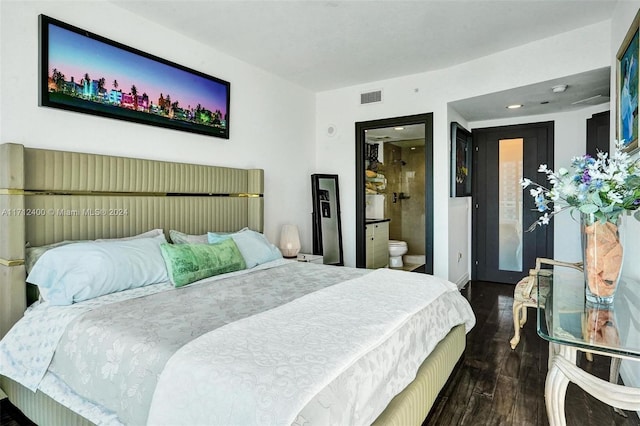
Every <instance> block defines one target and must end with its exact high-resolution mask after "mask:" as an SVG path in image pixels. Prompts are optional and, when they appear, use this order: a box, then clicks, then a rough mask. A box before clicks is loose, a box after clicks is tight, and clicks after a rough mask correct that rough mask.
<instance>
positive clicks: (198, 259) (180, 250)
mask: <svg viewBox="0 0 640 426" xmlns="http://www.w3.org/2000/svg"><path fill="white" fill-rule="evenodd" d="M160 250H161V251H162V257H163V258H164V263H165V264H166V265H167V272H168V273H169V279H170V280H171V283H172V284H173V286H174V287H182V286H183V285H187V284H190V283H192V282H194V281H198V280H201V279H203V278H207V277H212V276H214V275H220V274H225V273H227V272H233V271H240V270H242V269H245V268H246V267H247V266H246V264H245V262H244V258H243V257H242V254H240V250H238V246H237V245H236V243H235V242H234V241H233V240H232V239H228V240H224V241H222V242H219V243H217V244H177V245H176V244H166V243H165V244H161V245H160Z"/></svg>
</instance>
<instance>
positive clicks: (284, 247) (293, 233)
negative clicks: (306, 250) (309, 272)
mask: <svg viewBox="0 0 640 426" xmlns="http://www.w3.org/2000/svg"><path fill="white" fill-rule="evenodd" d="M280 251H281V252H282V256H284V257H288V258H292V257H296V256H297V255H298V252H299V251H300V235H299V233H298V227H297V226H296V225H283V226H282V232H281V233H280Z"/></svg>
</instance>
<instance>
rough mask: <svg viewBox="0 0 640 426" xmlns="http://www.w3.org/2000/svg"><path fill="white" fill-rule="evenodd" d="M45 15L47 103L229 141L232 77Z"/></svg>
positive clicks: (42, 95)
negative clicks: (215, 74) (203, 70)
mask: <svg viewBox="0 0 640 426" xmlns="http://www.w3.org/2000/svg"><path fill="white" fill-rule="evenodd" d="M39 18H40V19H39V25H40V72H39V73H40V81H39V84H40V90H39V102H40V105H41V106H47V107H53V108H61V109H65V110H71V111H77V112H82V113H86V114H94V115H100V116H103V117H110V118H117V119H120V120H127V121H133V122H136V123H143V124H149V125H154V126H161V127H166V128H170V129H176V130H183V131H187V132H193V133H199V134H203V135H208V136H214V137H219V138H225V139H228V138H229V103H230V84H229V82H227V81H224V80H221V79H219V78H216V77H212V76H210V75H207V74H203V73H201V72H199V71H195V70H192V69H190V68H187V67H183V66H181V65H178V64H176V63H173V62H170V61H167V60H164V59H162V58H159V57H157V56H153V55H150V54H148V53H145V52H142V51H140V50H137V49H134V48H131V47H128V46H125V45H123V44H120V43H117V42H115V41H112V40H109V39H107V38H104V37H101V36H99V35H96V34H92V33H90V32H88V31H85V30H82V29H80V28H77V27H74V26H72V25H69V24H65V23H64V22H61V21H58V20H56V19H53V18H50V17H48V16H45V15H40V17H39ZM159 37H160V35H159Z"/></svg>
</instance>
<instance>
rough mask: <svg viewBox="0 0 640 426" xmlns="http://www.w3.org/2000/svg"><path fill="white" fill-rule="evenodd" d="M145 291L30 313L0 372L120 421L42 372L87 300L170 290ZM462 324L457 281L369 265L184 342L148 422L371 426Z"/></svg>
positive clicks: (464, 309) (3, 351) (1, 349)
mask: <svg viewBox="0 0 640 426" xmlns="http://www.w3.org/2000/svg"><path fill="white" fill-rule="evenodd" d="M283 262H284V261H276V262H274V263H272V264H265V265H261V267H260V269H262V268H270V267H276V266H278V265H281V264H282V263H283ZM256 269H258V268H256ZM242 273H244V271H243V272H241V273H234V274H242ZM223 278H224V277H216V279H223ZM151 287H156V288H154V289H150V288H149V287H143V288H142V289H136V290H137V292H136V290H132V291H131V292H123V293H116V294H114V295H109V296H105V297H104V298H99V299H95V300H94V301H88V302H83V303H82V304H77V305H72V306H70V307H66V308H67V309H61V310H58V308H59V307H47V306H39V307H36V308H35V309H32V311H31V312H30V313H29V314H28V315H26V316H25V318H23V320H21V322H20V323H19V324H18V325H17V326H16V327H14V329H12V330H11V332H10V333H9V334H8V335H7V336H5V339H3V341H2V342H0V374H3V375H6V376H9V377H11V378H13V379H14V380H16V381H18V382H20V383H22V384H23V385H25V386H27V387H29V388H31V389H34V390H35V389H40V390H42V391H44V392H45V393H47V394H48V395H50V396H51V397H53V398H54V399H55V400H57V401H58V402H61V403H63V404H65V405H67V406H69V407H70V408H71V409H72V410H74V411H76V412H78V413H79V414H81V415H83V416H85V417H87V418H89V419H90V420H91V421H93V422H95V423H98V424H119V422H118V419H117V417H116V416H114V414H113V413H111V412H109V411H108V410H104V409H102V408H101V407H100V406H96V405H95V404H92V403H90V402H88V401H86V400H83V399H82V398H80V397H78V396H77V395H76V394H75V393H74V392H73V391H71V390H70V389H68V388H66V387H65V386H64V384H63V383H60V381H59V380H57V379H56V378H55V376H53V375H51V374H50V373H48V374H46V375H45V371H46V368H47V366H48V365H49V362H50V361H51V358H52V356H53V351H54V350H55V345H56V344H57V342H58V340H59V339H60V336H61V334H62V333H63V331H64V328H65V327H66V324H68V323H69V322H70V321H71V320H72V319H73V318H75V317H77V316H78V315H80V314H82V313H83V312H85V311H86V310H89V309H92V308H93V307H95V306H93V305H96V306H97V305H100V304H103V303H111V302H113V301H116V300H119V299H122V298H125V297H140V296H142V295H144V294H148V293H149V292H156V291H164V290H167V289H168V288H170V287H169V286H168V285H167V286H165V285H159V286H151ZM125 293H129V294H130V295H129V296H127V295H126V294H125ZM138 293H139V294H138ZM100 299H102V300H100ZM45 305H46V304H45ZM326 307H331V308H332V309H326ZM45 318H46V319H47V321H46V322H43V319H45ZM52 318H53V319H55V321H54V320H53V319H52ZM463 323H464V324H465V325H466V329H467V331H468V330H470V329H471V328H472V327H473V325H474V324H475V317H474V315H473V312H472V311H471V308H470V306H469V304H468V303H467V302H466V300H465V299H464V298H463V297H462V296H461V295H460V294H459V292H458V290H457V288H456V286H455V285H453V284H451V283H449V282H447V281H445V280H441V279H438V278H434V277H432V276H429V275H423V274H411V273H404V272H398V271H391V270H385V269H382V270H377V271H374V272H372V273H370V274H367V275H366V276H364V277H362V278H357V279H353V280H350V281H346V282H344V283H341V284H338V285H334V286H332V287H329V288H326V289H323V290H320V291H318V292H315V293H312V294H309V295H307V296H305V297H302V298H299V299H296V300H294V301H293V302H290V303H287V304H286V305H282V306H280V307H278V308H275V309H272V310H270V311H266V312H263V313H261V314H257V315H254V316H252V317H249V318H246V319H244V320H240V321H237V322H234V323H230V324H228V325H226V326H223V327H221V328H218V329H216V330H214V331H212V332H210V333H208V334H205V335H203V336H201V337H199V338H197V339H196V340H194V341H192V342H191V343H188V344H187V345H185V346H183V347H182V348H181V349H180V350H178V352H176V353H175V354H174V355H173V357H172V358H170V360H169V362H168V363H167V364H166V366H165V369H164V371H163V373H162V374H161V377H160V380H159V383H158V386H157V387H156V391H155V394H154V397H153V402H152V404H151V409H150V412H149V417H148V422H149V424H193V425H195V424H292V423H295V424H309V423H315V424H328V423H333V424H369V423H371V422H372V421H373V420H374V419H375V418H376V417H377V416H378V415H379V414H380V412H382V410H383V409H384V407H385V406H386V405H387V404H388V403H389V401H390V400H391V399H392V398H393V396H395V395H396V394H397V393H398V392H400V391H401V390H402V389H403V388H404V387H406V385H407V384H409V383H410V382H411V381H412V380H413V379H414V377H415V372H416V371H417V368H418V366H419V365H420V364H421V363H422V361H423V360H424V358H426V356H427V355H428V354H429V353H430V352H431V351H432V350H433V348H434V347H435V346H436V344H437V343H438V342H439V341H440V340H441V339H442V338H443V337H444V336H445V335H446V334H447V333H448V332H449V330H450V329H451V328H452V327H454V326H456V325H458V324H463ZM45 324H46V327H43V325H45ZM221 347H222V348H224V350H220V348H221ZM213 348H215V349H213ZM34 365H35V366H36V368H35V369H34V367H33V366H34ZM196 365H198V367H197V368H196V367H195V366H196ZM43 376H44V379H43Z"/></svg>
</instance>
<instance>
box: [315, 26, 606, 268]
mask: <svg viewBox="0 0 640 426" xmlns="http://www.w3.org/2000/svg"><path fill="white" fill-rule="evenodd" d="M609 52H610V23H609V21H605V22H601V23H598V24H594V25H590V26H587V27H584V28H581V29H578V30H575V31H571V32H568V33H564V34H560V35H558V36H555V37H551V38H548V39H543V40H539V41H537V42H534V43H530V44H527V45H524V46H520V47H518V48H514V49H509V50H506V51H503V52H500V53H497V54H494V55H490V56H486V57H483V58H480V59H478V60H474V61H471V62H467V63H464V64H461V65H458V66H455V67H451V68H448V69H444V70H439V71H433V72H426V73H421V74H414V75H410V76H405V77H401V78H396V79H390V80H384V81H377V82H372V83H369V84H362V85H357V86H351V87H347V88H343V89H339V90H333V91H327V92H321V93H318V94H317V97H316V99H317V100H316V143H317V145H316V171H318V172H326V173H337V174H339V175H340V192H341V206H342V223H343V234H344V237H343V238H344V249H345V263H346V264H347V265H349V266H353V265H355V232H356V231H355V134H354V133H355V126H354V123H355V122H359V121H367V120H374V119H380V118H388V117H397V116H403V115H410V114H418V113H428V112H431V113H433V114H434V182H433V183H434V205H435V211H434V274H435V275H437V276H440V277H445V278H449V279H454V280H455V279H458V277H450V276H449V266H450V264H449V252H450V250H449V245H450V241H451V238H450V235H449V229H450V226H449V117H448V116H449V111H448V107H447V104H448V102H451V101H454V100H459V99H465V98H469V97H473V96H478V95H483V94H487V93H492V92H496V91H501V90H506V89H509V88H513V87H518V86H523V85H528V84H533V83H538V82H541V81H546V80H550V79H554V78H558V77H563V76H566V75H571V74H576V73H580V72H584V71H588V70H593V69H598V68H602V67H605V66H608V65H610V55H609ZM372 89H382V90H383V102H382V103H380V104H368V105H362V106H361V105H360V104H359V99H360V93H361V92H365V91H369V90H372ZM329 124H333V125H335V126H336V128H337V129H338V132H337V134H336V135H335V136H333V137H331V136H328V134H327V132H326V129H327V126H328V125H329Z"/></svg>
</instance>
